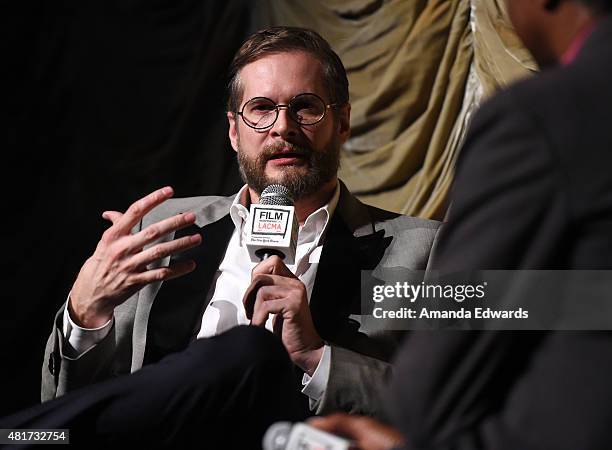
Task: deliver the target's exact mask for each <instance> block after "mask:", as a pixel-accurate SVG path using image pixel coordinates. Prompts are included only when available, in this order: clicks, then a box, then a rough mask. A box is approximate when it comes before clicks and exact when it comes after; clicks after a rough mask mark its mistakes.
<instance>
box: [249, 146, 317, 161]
mask: <svg viewBox="0 0 612 450" xmlns="http://www.w3.org/2000/svg"><path fill="white" fill-rule="evenodd" d="M283 153H290V154H293V155H298V156H301V157H303V158H310V155H312V150H311V149H310V148H307V147H302V146H301V145H297V144H292V143H290V142H279V143H276V144H272V145H268V146H266V147H264V149H263V151H262V153H261V155H259V158H260V159H261V161H263V162H267V161H268V160H269V159H271V158H274V157H276V156H278V155H279V154H283Z"/></svg>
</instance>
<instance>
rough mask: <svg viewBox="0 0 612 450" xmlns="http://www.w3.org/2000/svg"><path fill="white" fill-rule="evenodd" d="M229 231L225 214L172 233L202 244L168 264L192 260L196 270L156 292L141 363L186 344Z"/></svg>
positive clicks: (231, 229)
mask: <svg viewBox="0 0 612 450" xmlns="http://www.w3.org/2000/svg"><path fill="white" fill-rule="evenodd" d="M233 230H234V224H233V222H232V220H231V218H230V216H229V214H226V215H225V216H224V217H223V218H221V219H220V220H217V221H216V222H213V223H211V224H209V225H206V226H204V227H198V226H197V225H193V226H191V227H188V228H185V229H183V230H179V231H178V232H177V233H176V236H175V238H179V237H181V236H186V235H188V234H193V233H196V232H197V233H200V234H201V235H202V244H200V245H199V246H198V247H195V248H193V249H190V250H188V251H185V252H183V253H181V254H179V255H176V256H174V257H172V259H171V262H176V261H179V260H185V259H193V260H194V261H195V263H196V268H195V270H194V271H193V272H191V273H189V274H187V275H184V276H182V277H179V278H175V279H173V280H168V281H165V282H164V283H163V284H162V287H161V288H160V290H159V292H158V293H157V296H156V297H155V301H154V302H153V305H152V307H151V312H150V316H149V321H148V326H147V340H146V347H145V354H144V364H150V363H153V362H156V361H159V360H160V359H161V358H162V357H164V356H165V355H167V354H169V353H173V352H176V351H179V350H182V349H183V348H185V347H186V346H187V345H188V343H189V340H190V338H191V335H192V333H193V330H194V328H195V326H196V323H197V321H198V320H199V317H200V315H201V313H202V310H203V307H204V306H205V305H204V301H205V299H206V296H207V294H208V290H209V289H210V285H211V282H212V281H213V279H214V275H215V273H216V271H217V269H218V267H219V264H221V260H222V258H223V255H224V254H225V250H226V248H227V244H228V242H229V239H230V237H231V235H232V232H233Z"/></svg>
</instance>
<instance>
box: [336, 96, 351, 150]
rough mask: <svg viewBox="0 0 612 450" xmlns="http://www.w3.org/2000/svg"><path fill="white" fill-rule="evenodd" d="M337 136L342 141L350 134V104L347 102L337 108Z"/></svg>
mask: <svg viewBox="0 0 612 450" xmlns="http://www.w3.org/2000/svg"><path fill="white" fill-rule="evenodd" d="M336 121H337V130H338V136H339V137H340V139H341V141H342V143H344V142H346V141H347V140H348V138H349V137H350V136H351V104H350V103H347V104H345V105H343V106H341V107H340V108H339V109H338V114H337V119H336Z"/></svg>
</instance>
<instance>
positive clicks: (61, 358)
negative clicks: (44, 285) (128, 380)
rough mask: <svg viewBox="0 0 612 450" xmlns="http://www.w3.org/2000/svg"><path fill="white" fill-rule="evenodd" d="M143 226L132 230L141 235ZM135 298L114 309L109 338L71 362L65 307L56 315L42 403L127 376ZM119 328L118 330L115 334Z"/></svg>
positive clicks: (47, 353) (45, 364)
mask: <svg viewBox="0 0 612 450" xmlns="http://www.w3.org/2000/svg"><path fill="white" fill-rule="evenodd" d="M141 227H142V222H141V223H139V224H138V225H136V226H135V227H134V229H133V230H132V232H133V233H135V232H138V231H140V229H141ZM138 295H139V293H138V292H137V293H136V294H134V295H132V296H131V297H130V298H128V299H127V300H126V301H125V302H124V303H122V304H121V305H119V306H118V307H117V308H116V309H115V321H114V324H113V326H112V328H111V330H110V331H109V333H108V335H107V336H106V337H105V338H104V339H102V341H100V342H99V343H98V344H96V345H94V346H93V347H92V348H90V349H89V350H87V351H86V352H85V353H83V354H81V355H79V356H78V357H77V358H71V357H69V356H68V355H66V352H65V350H64V334H63V331H62V330H63V319H64V310H65V306H66V304H65V303H64V304H62V306H61V307H60V309H59V311H58V312H57V313H56V315H55V319H54V322H53V329H52V330H51V334H50V336H49V338H48V339H47V345H46V347H45V355H44V358H43V365H42V374H41V392H40V398H41V401H43V402H44V401H46V400H50V399H52V398H56V397H59V396H61V395H64V394H65V393H67V392H69V391H73V390H75V389H78V388H80V387H83V386H87V385H90V384H93V383H97V382H99V381H103V380H106V379H108V378H111V377H113V376H117V375H122V374H126V373H130V371H131V361H132V342H131V341H132V328H133V322H134V315H135V309H136V304H137V303H138ZM118 328H119V330H118Z"/></svg>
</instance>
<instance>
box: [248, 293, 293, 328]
mask: <svg viewBox="0 0 612 450" xmlns="http://www.w3.org/2000/svg"><path fill="white" fill-rule="evenodd" d="M286 295H287V290H286V289H285V288H282V287H280V286H263V287H261V288H259V290H258V291H257V298H256V300H255V305H254V307H253V314H252V316H253V318H252V319H251V325H256V326H264V325H265V324H266V321H267V320H268V316H269V315H270V314H280V313H282V312H283V308H285V307H286V306H287V300H286Z"/></svg>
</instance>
